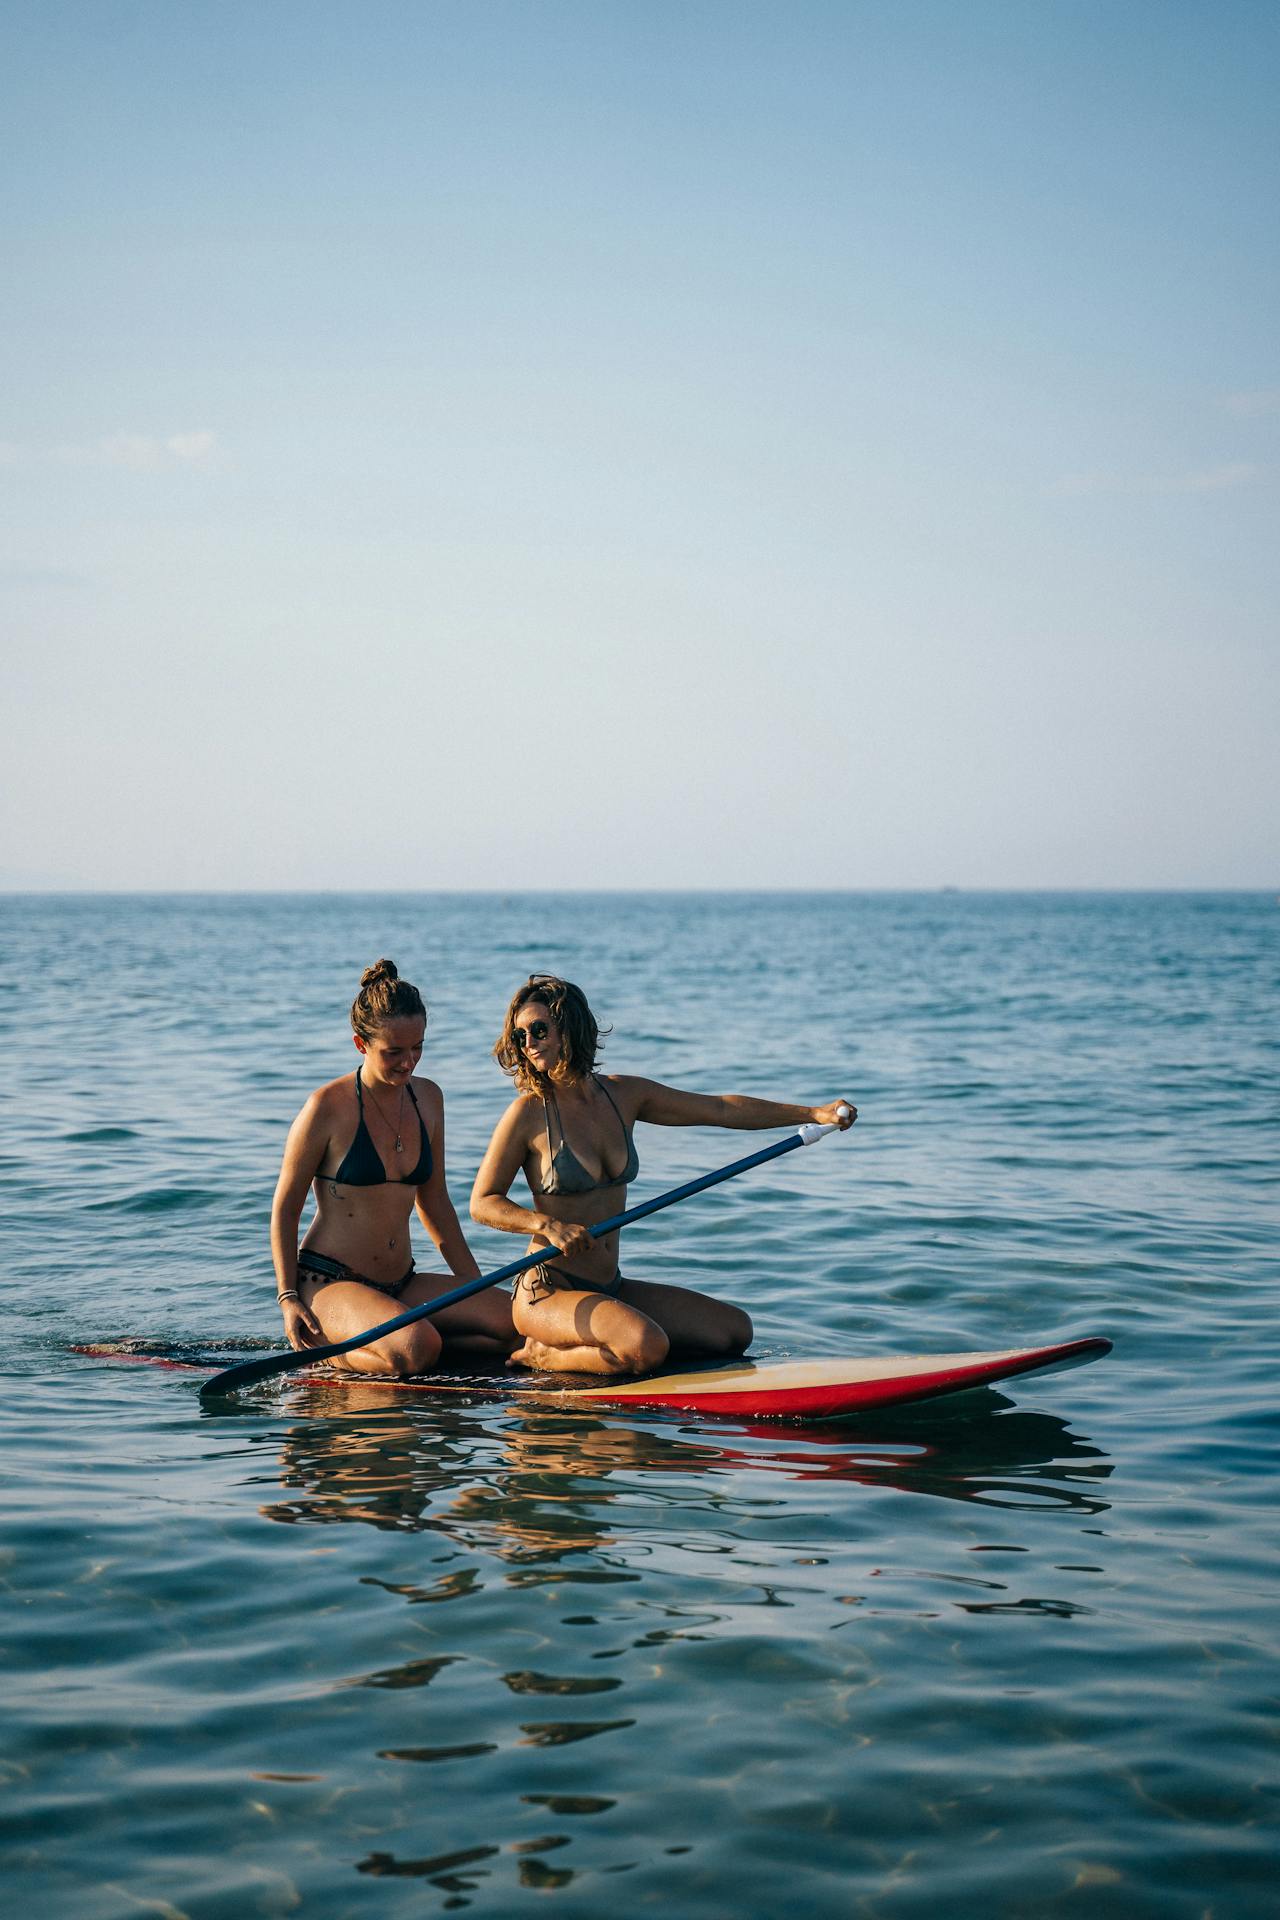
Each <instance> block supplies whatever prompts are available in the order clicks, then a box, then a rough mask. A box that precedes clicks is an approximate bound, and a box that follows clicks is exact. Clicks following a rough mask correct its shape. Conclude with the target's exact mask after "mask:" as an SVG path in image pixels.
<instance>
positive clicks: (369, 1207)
mask: <svg viewBox="0 0 1280 1920" xmlns="http://www.w3.org/2000/svg"><path fill="white" fill-rule="evenodd" d="M426 1028H427V1009H426V1007H425V1005H424V1004H423V1000H422V996H421V994H420V993H419V992H418V989H417V988H416V987H413V986H410V984H409V982H408V981H407V980H402V979H401V978H400V976H399V973H398V972H397V970H396V967H395V963H394V961H391V960H379V961H378V962H377V963H376V964H375V965H374V966H372V967H369V968H367V969H366V970H365V973H364V975H363V977H362V979H361V981H360V991H359V993H358V994H357V995H356V998H355V1001H354V1003H353V1005H352V1008H351V1030H352V1037H353V1039H354V1041H355V1046H356V1051H357V1052H358V1053H359V1054H360V1056H361V1059H360V1064H359V1066H358V1067H357V1068H356V1070H355V1072H354V1073H348V1074H343V1076H342V1078H341V1079H340V1080H331V1081H330V1082H329V1084H328V1086H325V1087H318V1088H317V1089H316V1091H315V1092H314V1093H313V1094H312V1095H311V1098H310V1099H309V1100H308V1101H307V1104H306V1105H305V1106H304V1107H303V1109H302V1112H301V1113H300V1114H299V1115H298V1117H297V1119H296V1120H295V1121H294V1123H293V1125H292V1127H291V1128H290V1129H289V1138H288V1141H287V1143H286V1145H285V1150H284V1164H283V1166H282V1167H281V1169H280V1179H279V1182H278V1183H277V1186H276V1194H275V1200H274V1202H273V1203H272V1208H271V1254H272V1259H273V1260H274V1262H275V1269H276V1298H277V1300H278V1301H279V1303H280V1306H281V1309H282V1311H283V1314H284V1329H285V1333H286V1335H287V1336H288V1340H289V1344H290V1346H291V1347H294V1348H297V1349H298V1350H301V1349H303V1348H305V1347H309V1346H317V1345H320V1344H321V1343H323V1342H330V1341H339V1340H348V1339H350V1338H351V1337H352V1336H353V1335H355V1334H360V1333H364V1332H366V1331H367V1330H368V1329H369V1328H370V1327H376V1326H378V1325H379V1324H380V1323H381V1322H382V1321H383V1320H390V1319H393V1318H394V1316H395V1315H396V1314H397V1313H403V1312H404V1310H405V1309H406V1308H407V1307H418V1306H421V1305H423V1303H424V1302H425V1301H428V1300H433V1299H435V1297H436V1296H437V1295H438V1294H441V1293H444V1292H446V1291H447V1290H448V1289H449V1288H450V1287H451V1286H452V1285H453V1283H454V1281H455V1280H473V1279H477V1278H478V1277H479V1273H480V1269H479V1267H478V1266H477V1264H476V1261H475V1257H474V1255H473V1254H472V1252H471V1249H470V1247H468V1245H467V1243H466V1240H465V1238H464V1237H463V1232H462V1228H461V1227H460V1226H459V1224H458V1216H457V1214H456V1213H455V1212H454V1209H453V1203H452V1201H451V1200H450V1198H449V1190H448V1188H447V1187H446V1185H445V1177H444V1096H443V1094H442V1093H441V1091H440V1089H439V1087H438V1086H437V1085H436V1083H435V1081H434V1080H424V1079H416V1078H415V1077H414V1068H415V1067H416V1066H417V1064H418V1062H419V1060H420V1059H421V1058H422V1042H423V1038H424V1035H425V1033H426ZM308 1187H311V1188H312V1189H313V1190H314V1193H315V1202H316V1211H315V1217H314V1218H313V1220H312V1221H311V1224H310V1226H309V1227H308V1228H307V1231H306V1233H305V1234H304V1235H303V1239H302V1245H301V1246H299V1245H298V1226H299V1223H300V1221H301V1219H302V1209H303V1207H304V1205H305V1204H306V1198H307V1189H308ZM415 1207H416V1208H417V1212H418V1218H419V1219H420V1220H421V1222H422V1224H423V1226H424V1227H425V1228H426V1230H427V1232H428V1233H429V1234H430V1235H431V1238H432V1239H433V1240H434V1241H435V1244H436V1246H437V1247H438V1248H439V1250H440V1254H441V1257H442V1258H443V1260H444V1262H445V1265H446V1266H447V1267H448V1269H449V1271H448V1273H447V1274H445V1273H418V1272H416V1271H415V1269H414V1264H413V1254H412V1251H411V1249H410V1245H409V1216H410V1214H411V1213H412V1212H413V1210H414V1208H415ZM442 1342H443V1343H444V1344H447V1345H448V1346H450V1347H465V1348H468V1349H469V1350H471V1351H478V1352H487V1353H490V1354H500V1355H504V1356H505V1355H506V1354H508V1353H509V1352H510V1350H511V1348H512V1347H513V1346H514V1344H515V1336H514V1331H513V1328H512V1324H511V1302H510V1300H509V1299H508V1297H507V1295H506V1294H505V1293H500V1292H498V1291H497V1290H496V1289H493V1290H490V1291H489V1292H486V1293H477V1294H473V1295H472V1297H471V1298H470V1299H469V1300H460V1301H459V1302H458V1304H457V1305H456V1306H453V1307H446V1308H445V1310H444V1312H443V1313H442V1314H441V1315H440V1317H439V1319H438V1320H417V1321H415V1322H414V1323H413V1324H412V1325H411V1326H407V1327H401V1328H399V1329H398V1330H397V1331H396V1332H395V1333H391V1334H387V1335H386V1336H385V1338H383V1339H381V1340H378V1341H376V1342H374V1343H373V1344H371V1345H370V1346H367V1347H357V1348H356V1349H355V1350H354V1351H353V1352H351V1353H349V1354H347V1355H345V1356H344V1358H343V1360H342V1361H341V1362H340V1363H339V1364H341V1365H343V1366H345V1367H347V1368H349V1369H350V1370H351V1371H352V1372H354V1373H374V1374H377V1373H380V1374H386V1373H396V1374H407V1373H425V1372H427V1371H428V1369H430V1368H431V1367H433V1366H434V1365H435V1364H436V1362H437V1360H438V1359H439V1358H440V1349H441V1344H442Z"/></svg>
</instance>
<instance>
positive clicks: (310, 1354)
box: [200, 1126, 831, 1400]
mask: <svg viewBox="0 0 1280 1920" xmlns="http://www.w3.org/2000/svg"><path fill="white" fill-rule="evenodd" d="M830 1132H831V1128H830V1127H818V1126H805V1127H801V1128H800V1129H799V1131H798V1132H796V1133H789V1134H788V1135H787V1136H786V1138H785V1139H783V1140H775V1141H774V1142H773V1144H772V1146H768V1147H761V1149H760V1151H759V1152H758V1153H749V1154H747V1156H746V1158H745V1159H742V1160H735V1161H734V1162H733V1163H732V1165H731V1166H727V1167H720V1168H718V1169H717V1171H716V1172H715V1173H704V1174H703V1175H702V1176H701V1178H700V1179H697V1180H686V1182H685V1184H684V1185H683V1186H682V1187H672V1189H671V1191H670V1192H669V1193H660V1194H658V1195H657V1196H656V1197H655V1198H654V1199H652V1200H642V1201H641V1202H640V1204H639V1205H638V1206H635V1207H628V1208H627V1210H626V1212H625V1213H615V1214H614V1216H613V1218H612V1219H611V1220H601V1221H600V1222H599V1224H598V1225H596V1226H594V1227H590V1228H588V1232H589V1233H590V1235H591V1238H592V1239H593V1240H602V1239H603V1238H604V1236H605V1234H607V1233H614V1232H616V1231H617V1229H618V1228H619V1227H629V1226H632V1225H634V1223H635V1222H636V1221H637V1220H643V1219H645V1218H646V1216H647V1215H648V1214H651V1213H658V1212H660V1211H661V1209H662V1208H663V1207H674V1206H675V1204H676V1202H677V1201H678V1200H687V1199H688V1198H689V1196H690V1195H691V1194H694V1193H703V1192H705V1190H706V1189H707V1188H708V1187H715V1186H718V1185H719V1184H720V1182H721V1181H722V1180H732V1179H733V1177H734V1175H735V1174H739V1173H745V1172H746V1171H747V1169H748V1168H749V1167H760V1166H763V1165H764V1163H765V1161H766V1160H776V1159H777V1158H778V1156H779V1155H780V1154H783V1153H790V1152H791V1151H792V1150H793V1148H795V1147H807V1146H809V1145H810V1144H811V1142H812V1141H814V1140H816V1139H818V1138H820V1136H821V1135H822V1134H825V1133H830ZM559 1258H560V1250H559V1248H558V1247H539V1248H538V1249H537V1250H536V1251H535V1252H533V1253H527V1254H526V1255H525V1256H524V1258H523V1260H513V1261H512V1263H511V1265H510V1266H509V1267H502V1268H500V1269H499V1270H498V1272H497V1273H483V1274H480V1275H479V1276H478V1278H476V1279H475V1280H467V1281H464V1282H463V1284H462V1286H460V1287H453V1288H451V1290H450V1291H449V1292H448V1293H442V1294H440V1295H439V1297H438V1298H437V1299H435V1300H427V1301H425V1302H424V1303H423V1305H422V1306H420V1307H410V1308H409V1309H408V1311H407V1312H405V1313H398V1314H397V1315H396V1317H395V1319H394V1320H384V1321H383V1322H382V1323H381V1325H380V1326H376V1327H370V1328H369V1329H368V1330H367V1332H365V1333H357V1334H355V1335H354V1336H353V1337H352V1338H351V1339H350V1340H338V1341H335V1342H334V1343H333V1344H332V1345H331V1346H325V1347H304V1348H303V1349H302V1350H301V1351H298V1352H295V1351H294V1350H293V1349H292V1348H291V1349H290V1350H289V1352H288V1353H267V1354H263V1355H262V1357H261V1358H260V1359H258V1360H243V1361H241V1362H240V1364H239V1365H238V1366H235V1367H226V1368H224V1369H223V1371H222V1372H221V1373H215V1374H214V1376H213V1378H212V1379H211V1380H206V1381H205V1383H204V1385H203V1386H202V1387H201V1389H200V1398H201V1399H202V1400H213V1399H216V1398H218V1397H220V1396H221V1395H222V1394H224V1393H235V1392H237V1390H238V1389H239V1388H240V1387H247V1386H249V1385H250V1383H251V1382H252V1381H254V1380H268V1379H270V1378H271V1376H272V1375H273V1374H277V1373H290V1372H292V1371H293V1370H294V1369H295V1368H298V1367H310V1366H314V1365H315V1364H316V1362H317V1361H320V1360H332V1359H333V1358H334V1357H335V1356H336V1355H337V1354H340V1353H350V1352H351V1351H352V1350H353V1349H354V1348H355V1347H364V1346H368V1345H369V1343H370V1341H373V1340H380V1339H381V1338H382V1336H383V1334H386V1333H394V1332H395V1331H396V1330H397V1328H399V1327H407V1326H410V1325H411V1324H412V1323H413V1321H415V1320H426V1319H429V1318H430V1316H431V1315H432V1314H433V1313H439V1312H441V1311H442V1309H443V1308H445V1307H451V1306H453V1304H454V1302H455V1301H457V1300H466V1299H469V1298H470V1296H471V1295H472V1294H473V1293H483V1292H484V1290H485V1288H486V1287H495V1286H497V1285H498V1283H499V1281H501V1280H514V1279H515V1277H516V1275H517V1274H520V1273H527V1272H528V1271H529V1269H530V1267H538V1266H542V1265H544V1264H545V1263H546V1262H547V1261H550V1260H558V1259H559Z"/></svg>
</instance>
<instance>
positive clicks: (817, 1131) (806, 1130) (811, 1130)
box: [796, 1107, 849, 1147]
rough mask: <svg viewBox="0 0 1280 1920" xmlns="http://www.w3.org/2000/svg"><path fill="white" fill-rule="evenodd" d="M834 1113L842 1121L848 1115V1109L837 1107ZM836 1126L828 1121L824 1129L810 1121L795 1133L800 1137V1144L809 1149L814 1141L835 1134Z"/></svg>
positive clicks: (831, 1121)
mask: <svg viewBox="0 0 1280 1920" xmlns="http://www.w3.org/2000/svg"><path fill="white" fill-rule="evenodd" d="M836 1112H837V1113H838V1114H839V1115H840V1118H841V1120H843V1119H845V1118H846V1116H847V1115H848V1112H849V1109H848V1107H837V1108H836ZM837 1125H838V1123H837V1122H836V1121H834V1120H829V1121H828V1122H827V1124H826V1126H825V1127H820V1126H818V1125H817V1124H816V1123H815V1122H813V1121H810V1122H809V1124H808V1125H807V1126H803V1127H797V1128H796V1132H797V1133H798V1134H799V1135H800V1139H801V1141H802V1143H803V1144H804V1145H805V1146H806V1147H811V1146H812V1145H813V1143H814V1141H815V1140H821V1139H822V1137H823V1135H824V1134H828V1133H835V1132H836V1130H837Z"/></svg>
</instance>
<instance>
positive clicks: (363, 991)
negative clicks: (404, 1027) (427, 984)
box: [351, 960, 427, 1040]
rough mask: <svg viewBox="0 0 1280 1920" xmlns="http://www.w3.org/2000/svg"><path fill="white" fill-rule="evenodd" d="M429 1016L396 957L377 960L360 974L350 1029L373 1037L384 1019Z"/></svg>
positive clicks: (424, 1017)
mask: <svg viewBox="0 0 1280 1920" xmlns="http://www.w3.org/2000/svg"><path fill="white" fill-rule="evenodd" d="M419 1015H420V1016H421V1017H422V1019H424V1020H425V1019H426V1017H427V1008H426V1002H425V1001H424V1000H423V998H422V995H421V994H420V993H419V992H418V989H417V988H416V987H411V986H410V985H409V982H408V981H407V980H402V979H401V978H400V974H399V971H398V969H397V967H396V963H395V961H394V960H375V961H374V963H373V965H372V966H371V967H366V968H365V970H364V972H363V973H362V974H361V975H360V991H359V993H358V994H357V995H356V997H355V999H354V1000H353V1001H352V1002H351V1031H352V1032H353V1033H358V1034H359V1035H360V1038H361V1039H362V1040H372V1038H373V1036H374V1034H375V1033H376V1032H377V1030H378V1028H379V1027H380V1026H381V1025H382V1023H383V1022H384V1021H385V1020H403V1019H405V1018H416V1017H417V1016H419Z"/></svg>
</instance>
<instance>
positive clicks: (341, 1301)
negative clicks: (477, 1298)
mask: <svg viewBox="0 0 1280 1920" xmlns="http://www.w3.org/2000/svg"><path fill="white" fill-rule="evenodd" d="M299 1279H300V1280H301V1281H302V1282H303V1285H304V1286H305V1287H306V1293H307V1294H309V1295H310V1298H309V1299H307V1305H308V1306H309V1307H310V1308H311V1311H312V1313H313V1314H314V1315H315V1317H316V1319H317V1320H318V1321H319V1322H320V1326H321V1329H322V1331H323V1333H324V1337H325V1339H326V1340H329V1341H333V1342H335V1343H336V1342H338V1341H340V1340H353V1339H355V1338H356V1337H357V1336H358V1335H360V1334H362V1333H368V1331H369V1329H370V1327H377V1326H381V1324H382V1322H383V1321H384V1320H394V1319H395V1317H396V1315H397V1314H398V1313H403V1312H404V1310H405V1305H406V1301H405V1299H404V1297H403V1296H402V1297H401V1298H400V1299H398V1300H396V1299H393V1298H392V1297H391V1295H390V1294H386V1293H382V1292H380V1291H379V1289H378V1288H377V1287H366V1286H364V1285H363V1284H362V1283H361V1282H360V1281H359V1280H331V1281H330V1282H329V1283H328V1284H327V1285H326V1286H322V1287H316V1286H313V1285H311V1284H309V1283H307V1282H306V1281H305V1279H304V1277H303V1276H302V1275H299ZM300 1290H301V1289H300ZM408 1292H409V1288H408V1287H406V1288H405V1294H407V1293H408ZM304 1298H306V1295H304ZM439 1357H440V1335H439V1333H438V1332H437V1330H436V1329H435V1328H434V1327H433V1326H432V1325H431V1323H430V1321H428V1320H420V1321H418V1322H416V1323H415V1324H414V1325H413V1326H409V1327H400V1328H398V1329H397V1331H396V1332H395V1333H389V1334H387V1335H385V1336H384V1338H383V1339H381V1340H375V1341H372V1342H371V1343H370V1344H369V1346H367V1347H359V1348H357V1349H356V1350H355V1351H354V1352H352V1353H349V1354H344V1355H343V1356H342V1357H341V1360H340V1362H339V1363H338V1364H340V1365H342V1366H345V1367H348V1368H350V1369H353V1370H354V1371H355V1372H358V1373H359V1372H376V1371H378V1370H380V1369H381V1370H385V1369H386V1368H388V1367H390V1368H392V1369H393V1370H395V1371H399V1372H404V1371H411V1372H414V1373H419V1372H423V1371H425V1369H426V1368H428V1367H432V1366H434V1365H435V1363H436V1361H437V1360H438V1359H439Z"/></svg>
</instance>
